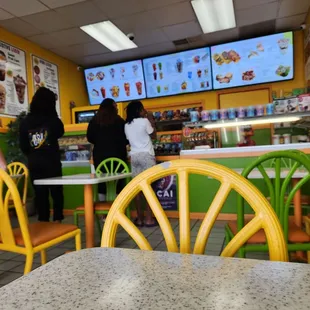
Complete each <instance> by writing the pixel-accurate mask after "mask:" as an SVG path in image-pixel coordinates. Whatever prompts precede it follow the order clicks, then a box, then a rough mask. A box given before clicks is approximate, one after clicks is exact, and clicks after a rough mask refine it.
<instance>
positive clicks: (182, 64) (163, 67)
mask: <svg viewBox="0 0 310 310" xmlns="http://www.w3.org/2000/svg"><path fill="white" fill-rule="evenodd" d="M143 69H144V75H145V83H146V92H147V97H148V98H154V97H162V96H171V95H177V94H182V93H192V92H200V91H207V90H211V89H212V78H211V60H210V49H209V48H208V47H205V48H200V49H195V50H189V51H185V52H180V53H175V54H169V55H163V56H159V57H152V58H147V59H144V60H143Z"/></svg>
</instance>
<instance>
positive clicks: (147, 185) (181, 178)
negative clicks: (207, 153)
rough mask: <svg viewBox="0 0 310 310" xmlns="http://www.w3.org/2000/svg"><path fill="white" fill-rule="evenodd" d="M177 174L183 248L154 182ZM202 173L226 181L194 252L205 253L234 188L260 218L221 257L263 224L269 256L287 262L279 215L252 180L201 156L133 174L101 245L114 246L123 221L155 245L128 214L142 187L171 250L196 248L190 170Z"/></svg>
mask: <svg viewBox="0 0 310 310" xmlns="http://www.w3.org/2000/svg"><path fill="white" fill-rule="evenodd" d="M172 174H175V175H177V177H178V193H179V194H178V195H179V196H178V201H179V217H180V219H179V221H180V249H179V248H178V245H177V241H176V238H175V235H174V233H173V230H172V228H171V225H170V222H169V220H168V218H167V216H166V214H165V212H164V210H163V209H162V207H161V205H160V203H159V201H158V199H157V197H156V195H155V193H154V191H153V190H152V187H151V184H152V183H153V182H154V181H156V180H158V179H159V178H163V177H165V176H168V175H172ZM190 174H198V175H203V176H207V177H211V178H214V179H216V180H218V181H219V182H220V183H221V186H220V188H219V190H218V192H217V193H216V195H215V197H214V199H213V202H212V203H211V205H210V207H209V210H208V211H207V213H206V216H205V218H204V220H203V222H202V224H201V227H200V229H199V232H198V235H197V239H196V242H195V245H194V249H193V253H194V254H203V253H204V252H205V247H206V242H207V240H208V238H209V235H210V232H211V229H212V226H213V225H214V222H215V220H216V218H217V216H218V214H219V213H220V211H221V209H222V206H223V204H224V202H225V201H226V198H227V196H228V194H229V193H230V192H231V191H232V190H235V191H236V192H238V193H239V194H240V195H241V196H242V197H244V199H245V200H246V201H247V202H248V203H249V204H250V205H251V207H252V208H253V209H254V211H255V217H254V218H253V219H252V220H251V221H250V222H249V223H248V224H247V225H246V226H245V227H244V228H243V229H242V230H241V231H240V232H239V233H238V234H237V235H236V236H235V237H234V238H233V239H232V240H231V241H230V242H229V244H228V245H227V246H226V248H225V249H224V250H223V252H222V254H221V256H224V257H231V256H234V255H235V253H236V252H237V251H238V250H239V248H240V247H241V246H242V245H243V244H245V243H246V241H247V240H248V239H249V238H250V237H251V236H253V235H254V234H255V233H256V232H257V231H259V230H260V229H264V231H265V233H266V236H267V241H268V244H269V251H270V259H271V260H274V261H288V253H287V247H286V243H285V240H284V236H283V232H282V228H281V226H280V223H279V220H278V218H277V216H276V214H275V212H274V211H273V209H272V208H271V206H270V205H269V203H268V201H267V200H266V198H265V197H264V196H263V195H262V193H261V192H260V191H259V190H258V189H257V188H256V187H255V186H254V185H252V184H251V183H250V182H249V181H248V180H246V179H245V178H243V177H241V176H240V175H238V174H237V173H236V172H234V171H232V170H231V169H229V168H226V167H224V166H221V165H218V164H215V163H212V162H208V161H202V160H175V161H171V162H166V163H163V164H160V165H157V166H155V167H153V168H151V169H148V170H146V171H144V172H143V173H141V174H140V175H139V176H137V177H136V178H134V179H133V180H132V181H131V182H130V183H129V184H128V185H127V186H126V187H125V188H124V189H123V191H122V192H121V193H120V194H119V195H118V196H117V198H116V199H115V202H114V203H113V205H112V207H111V209H110V212H109V214H108V216H107V219H106V222H105V225H104V229H103V233H102V240H101V246H102V247H114V246H115V238H116V232H117V228H118V225H121V226H122V227H123V228H124V229H125V230H126V231H127V232H128V234H129V235H130V236H131V238H132V239H134V241H135V242H136V243H137V245H138V246H139V248H140V249H142V250H152V247H151V245H150V244H149V242H148V241H147V239H146V238H145V237H144V236H143V234H142V233H141V231H140V230H139V229H138V228H137V227H136V226H135V225H134V224H133V223H132V222H131V221H130V220H129V219H128V217H127V216H126V215H125V214H124V212H125V210H126V208H127V207H128V206H129V204H130V202H131V201H132V199H133V198H134V197H135V196H136V195H137V194H138V193H139V192H140V191H142V192H143V194H144V195H145V197H146V199H147V201H148V203H149V205H150V207H151V209H152V211H153V213H154V215H155V217H156V219H157V221H158V223H159V225H160V228H161V230H162V232H163V235H164V238H165V241H166V245H167V249H168V251H169V252H180V253H191V239H190V208H189V190H188V188H189V187H188V185H189V175H190Z"/></svg>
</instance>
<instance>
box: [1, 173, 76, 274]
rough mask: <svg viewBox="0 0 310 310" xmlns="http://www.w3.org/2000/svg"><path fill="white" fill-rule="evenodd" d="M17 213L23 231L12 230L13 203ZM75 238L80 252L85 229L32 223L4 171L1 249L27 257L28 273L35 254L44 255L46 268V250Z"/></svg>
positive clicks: (20, 228) (43, 260) (42, 257)
mask: <svg viewBox="0 0 310 310" xmlns="http://www.w3.org/2000/svg"><path fill="white" fill-rule="evenodd" d="M10 199H11V200H12V201H13V203H14V207H15V210H16V214H17V218H18V223H19V228H15V229H13V228H12V225H11V221H10V215H9V200H10ZM73 237H75V245H76V250H80V249H81V230H80V229H78V228H77V227H76V226H75V225H67V224H58V223H49V222H39V223H31V224H28V218H27V215H26V211H25V209H24V208H23V205H22V201H21V199H20V195H19V192H18V189H17V187H16V184H15V182H14V181H13V179H12V178H11V177H10V176H9V175H8V174H7V173H6V172H5V171H4V170H2V169H0V250H3V251H9V252H14V253H18V254H23V255H25V256H26V264H25V269H24V274H27V273H29V272H30V271H31V269H32V262H33V257H34V254H35V253H38V252H40V253H41V263H42V265H43V264H45V263H46V249H47V248H49V247H51V246H53V245H56V244H58V243H60V242H62V241H65V240H67V239H69V238H73Z"/></svg>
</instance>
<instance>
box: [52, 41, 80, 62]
mask: <svg viewBox="0 0 310 310" xmlns="http://www.w3.org/2000/svg"><path fill="white" fill-rule="evenodd" d="M51 51H52V52H54V53H55V54H57V55H59V56H62V57H65V58H68V59H70V58H71V57H76V58H78V57H83V56H85V54H84V50H83V45H82V44H80V45H72V46H66V47H58V48H52V49H51Z"/></svg>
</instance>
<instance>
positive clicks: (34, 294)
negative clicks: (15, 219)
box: [0, 248, 310, 310]
mask: <svg viewBox="0 0 310 310" xmlns="http://www.w3.org/2000/svg"><path fill="white" fill-rule="evenodd" d="M309 292H310V267H309V266H308V265H304V264H294V263H276V262H269V261H258V260H250V259H232V258H220V257H212V256H203V255H181V254H175V253H167V252H147V251H140V250H129V249H104V248H93V249H86V250H82V251H80V252H74V253H70V254H66V255H64V256H61V257H59V258H57V259H55V260H53V261H52V262H50V263H48V264H47V265H45V266H43V267H40V268H38V269H36V270H35V271H33V272H31V273H30V274H28V275H27V276H24V277H22V278H20V279H18V280H16V281H14V282H12V283H10V284H9V285H7V286H5V287H3V288H1V289H0V296H1V303H0V309H5V310H10V309H19V310H20V309H23V310H29V309H44V310H50V309H53V310H55V309H66V310H68V309H83V310H84V309H85V310H86V309H87V310H91V309H94V310H97V309H110V310H112V309H185V308H186V309H220V310H222V309H238V310H239V309H253V310H258V309H264V310H265V309H268V310H270V309H278V310H279V309H290V310H291V309H298V310H303V309H309V306H310V295H309Z"/></svg>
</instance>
